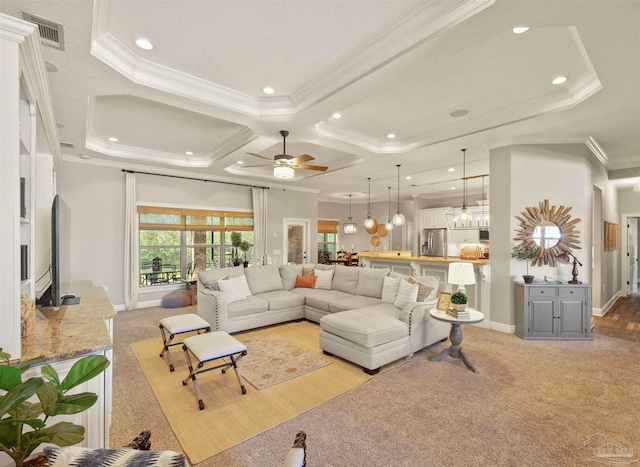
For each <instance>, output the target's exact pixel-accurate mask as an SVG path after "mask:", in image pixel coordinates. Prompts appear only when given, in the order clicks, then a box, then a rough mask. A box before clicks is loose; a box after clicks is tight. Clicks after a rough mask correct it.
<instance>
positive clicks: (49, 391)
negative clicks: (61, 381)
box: [38, 381, 61, 415]
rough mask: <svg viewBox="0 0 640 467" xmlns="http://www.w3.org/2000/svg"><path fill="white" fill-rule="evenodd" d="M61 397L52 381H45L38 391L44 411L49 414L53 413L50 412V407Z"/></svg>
mask: <svg viewBox="0 0 640 467" xmlns="http://www.w3.org/2000/svg"><path fill="white" fill-rule="evenodd" d="M59 397H61V396H60V394H58V391H57V390H56V388H55V387H54V386H53V384H51V382H50V381H45V382H44V384H43V385H42V387H41V388H40V390H39V391H38V399H40V404H42V411H43V412H44V413H46V414H47V415H51V414H50V413H49V407H50V406H51V405H53V404H55V403H56V402H58V398H59Z"/></svg>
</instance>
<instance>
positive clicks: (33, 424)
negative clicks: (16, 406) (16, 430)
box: [2, 418, 46, 430]
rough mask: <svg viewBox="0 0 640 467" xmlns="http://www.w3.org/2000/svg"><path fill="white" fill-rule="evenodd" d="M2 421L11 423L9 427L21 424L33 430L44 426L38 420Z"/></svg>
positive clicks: (9, 419)
mask: <svg viewBox="0 0 640 467" xmlns="http://www.w3.org/2000/svg"><path fill="white" fill-rule="evenodd" d="M2 421H3V422H4V421H8V422H11V423H9V425H12V426H15V425H16V424H17V423H22V424H24V425H29V426H30V427H31V428H33V429H34V430H36V429H38V430H39V429H40V428H44V427H45V426H46V425H45V424H44V422H43V421H42V420H40V419H39V418H5V419H4V420H2Z"/></svg>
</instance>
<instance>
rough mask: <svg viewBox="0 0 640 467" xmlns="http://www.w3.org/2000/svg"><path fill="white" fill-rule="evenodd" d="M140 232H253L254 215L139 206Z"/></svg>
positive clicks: (236, 212)
mask: <svg viewBox="0 0 640 467" xmlns="http://www.w3.org/2000/svg"><path fill="white" fill-rule="evenodd" d="M138 216H139V223H140V230H205V231H212V230H222V231H227V230H228V231H231V230H233V231H251V230H253V213H252V212H242V211H227V210H218V209H188V208H179V207H163V206H138Z"/></svg>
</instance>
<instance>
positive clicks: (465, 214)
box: [447, 149, 489, 230]
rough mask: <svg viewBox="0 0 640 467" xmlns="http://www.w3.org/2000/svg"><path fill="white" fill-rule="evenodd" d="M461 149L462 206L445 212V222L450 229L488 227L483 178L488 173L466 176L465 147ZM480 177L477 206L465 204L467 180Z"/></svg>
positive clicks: (487, 206) (487, 205)
mask: <svg viewBox="0 0 640 467" xmlns="http://www.w3.org/2000/svg"><path fill="white" fill-rule="evenodd" d="M461 151H462V184H463V185H462V207H458V208H451V209H450V210H449V211H448V212H447V224H449V228H450V229H452V230H468V229H485V230H486V229H488V228H489V204H488V202H487V200H486V197H485V189H484V179H485V177H488V176H489V174H482V175H473V176H471V177H467V167H466V162H467V161H466V151H467V150H466V149H461ZM477 178H482V201H478V204H479V205H478V206H467V181H468V180H472V179H477Z"/></svg>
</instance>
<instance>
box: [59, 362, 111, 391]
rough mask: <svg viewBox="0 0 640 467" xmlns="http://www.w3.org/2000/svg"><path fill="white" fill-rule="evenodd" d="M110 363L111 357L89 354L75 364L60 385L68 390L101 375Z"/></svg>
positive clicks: (64, 389)
mask: <svg viewBox="0 0 640 467" xmlns="http://www.w3.org/2000/svg"><path fill="white" fill-rule="evenodd" d="M109 364H110V362H109V359H107V357H105V356H104V355H88V356H86V357H83V358H81V359H80V360H78V361H77V362H76V363H74V364H73V366H72V367H71V370H69V373H68V374H67V376H66V377H65V378H64V379H63V380H62V384H61V385H60V387H61V389H62V390H63V391H68V390H69V389H71V388H74V387H76V386H78V385H79V384H82V383H84V382H85V381H89V380H90V379H91V378H94V377H95V376H97V375H99V374H100V373H102V372H103V371H104V370H105V369H106V368H107V367H108V366H109Z"/></svg>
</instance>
